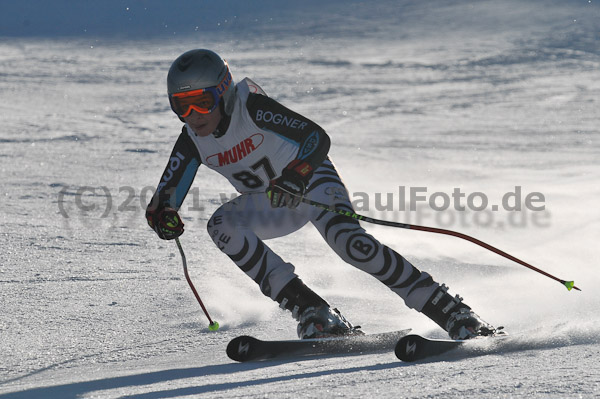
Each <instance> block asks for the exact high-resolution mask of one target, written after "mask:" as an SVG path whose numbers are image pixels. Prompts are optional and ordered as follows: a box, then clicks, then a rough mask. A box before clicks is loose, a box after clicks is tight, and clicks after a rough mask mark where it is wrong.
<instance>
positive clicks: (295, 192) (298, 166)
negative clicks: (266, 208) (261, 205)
mask: <svg viewBox="0 0 600 399" xmlns="http://www.w3.org/2000/svg"><path fill="white" fill-rule="evenodd" d="M312 172H313V170H312V168H311V167H310V165H309V164H307V163H306V162H303V161H300V160H299V159H295V160H293V161H292V162H290V163H289V164H288V166H286V167H285V169H283V171H282V172H281V176H279V177H278V178H277V179H273V180H271V181H270V182H269V187H268V188H267V196H268V197H269V200H270V201H271V206H272V207H273V208H280V207H283V206H287V207H288V208H290V209H294V208H296V207H297V206H298V205H300V202H302V198H303V197H304V192H305V191H306V186H307V185H308V181H309V180H310V178H311V176H312Z"/></svg>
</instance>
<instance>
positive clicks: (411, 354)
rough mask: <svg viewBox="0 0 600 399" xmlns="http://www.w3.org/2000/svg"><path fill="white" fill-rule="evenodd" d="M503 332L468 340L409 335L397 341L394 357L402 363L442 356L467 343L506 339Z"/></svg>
mask: <svg viewBox="0 0 600 399" xmlns="http://www.w3.org/2000/svg"><path fill="white" fill-rule="evenodd" d="M506 336H508V334H506V333H505V332H498V333H496V334H495V335H490V336H487V337H479V338H472V339H468V340H453V339H433V338H426V337H423V336H420V335H415V334H410V335H406V336H404V337H402V338H400V339H399V340H398V343H397V344H396V348H395V350H394V352H395V353H396V357H398V359H400V360H402V361H403V362H414V361H417V360H423V359H427V358H430V357H434V356H438V355H442V354H444V353H446V352H449V351H451V350H453V349H457V348H459V347H461V346H462V345H464V344H465V343H467V342H471V343H473V342H477V341H480V340H484V339H491V338H497V337H506Z"/></svg>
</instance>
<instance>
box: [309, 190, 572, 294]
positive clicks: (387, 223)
mask: <svg viewBox="0 0 600 399" xmlns="http://www.w3.org/2000/svg"><path fill="white" fill-rule="evenodd" d="M301 200H302V202H304V203H305V204H308V205H312V206H316V207H317V208H321V209H323V210H325V211H327V212H333V213H337V214H338V215H342V216H347V217H350V218H352V219H355V220H359V221H363V222H367V223H373V224H379V225H382V226H390V227H399V228H401V229H410V230H419V231H428V232H430V233H438V234H445V235H449V236H454V237H458V238H462V239H463V240H467V241H470V242H472V243H474V244H477V245H479V246H481V247H483V248H485V249H487V250H489V251H492V252H494V253H497V254H498V255H501V256H503V257H505V258H507V259H510V260H512V261H513V262H516V263H518V264H520V265H522V266H525V267H527V268H529V269H531V270H533V271H536V272H538V273H540V274H542V275H544V276H546V277H549V278H551V279H552V280H555V281H558V282H560V283H561V284H562V285H564V286H565V287H567V289H568V290H569V291H571V290H572V289H576V290H577V291H581V290H580V289H579V288H577V287H576V286H575V283H574V282H573V281H565V280H561V279H560V278H558V277H555V276H553V275H551V274H550V273H547V272H545V271H543V270H540V269H538V268H537V267H535V266H532V265H530V264H529V263H527V262H524V261H522V260H521V259H518V258H516V257H514V256H512V255H510V254H508V253H506V252H504V251H502V250H500V249H498V248H496V247H493V246H491V245H489V244H486V243H485V242H483V241H480V240H478V239H477V238H474V237H471V236H468V235H466V234H463V233H458V232H456V231H452V230H445V229H438V228H436V227H425V226H418V225H414V224H407V223H398V222H390V221H387V220H379V219H373V218H370V217H368V216H363V215H359V214H357V213H354V212H349V211H344V210H341V209H334V208H330V207H329V206H327V205H326V204H323V203H320V202H316V201H312V200H310V199H308V198H304V197H302V198H301Z"/></svg>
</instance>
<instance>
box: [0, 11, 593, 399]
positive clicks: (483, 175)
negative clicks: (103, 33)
mask: <svg viewBox="0 0 600 399" xmlns="http://www.w3.org/2000/svg"><path fill="white" fill-rule="evenodd" d="M149 4H150V3H149ZM336 4H337V5H336ZM398 4H400V5H401V6H398ZM436 4H437V7H432V6H426V5H419V4H417V3H414V2H408V1H403V2H391V1H382V2H378V4H377V6H372V5H371V4H368V3H356V4H355V5H354V6H355V7H350V8H348V7H347V8H340V9H339V13H337V12H336V7H338V8H339V2H332V4H328V5H323V7H324V8H323V9H322V10H321V11H320V12H317V11H316V9H315V10H311V11H309V10H301V11H299V10H298V9H296V8H295V7H294V6H288V7H289V9H284V11H286V12H282V13H276V12H275V11H273V10H272V9H270V8H269V7H267V8H265V10H262V11H264V13H262V14H260V13H259V14H260V15H261V16H260V18H258V17H257V19H256V21H257V22H256V23H250V22H249V21H251V19H250V16H247V17H243V16H240V17H239V18H238V19H236V20H235V21H237V22H235V21H234V22H235V23H229V25H228V24H225V23H224V26H225V27H224V28H222V31H219V29H216V28H215V29H213V30H207V31H206V32H204V31H203V30H202V29H200V31H199V32H196V33H194V34H192V35H188V36H184V35H180V36H177V38H176V40H174V39H170V38H165V37H164V36H162V37H151V38H146V39H141V38H138V39H136V40H118V39H115V38H110V37H97V38H93V39H90V38H85V37H65V38H53V37H46V38H43V39H40V38H18V37H7V38H3V39H2V41H1V42H0V97H1V98H2V101H1V102H0V115H1V116H0V118H1V121H2V124H1V125H2V129H1V130H0V165H1V166H0V169H1V176H2V179H1V180H0V185H1V188H2V195H3V199H4V201H2V203H3V205H4V209H3V212H1V213H0V222H1V223H0V226H2V227H1V228H0V243H1V246H2V253H3V256H2V261H1V263H0V304H1V306H2V316H0V353H2V358H1V361H0V399H4V398H11V399H14V398H61V399H63V398H66V399H68V398H134V397H135V398H148V399H150V398H180V397H208V396H210V397H211V398H221V397H223V398H236V397H239V398H246V397H272V398H282V397H294V398H295V397H316V396H319V397H321V396H323V395H327V396H341V397H410V398H421V397H423V398H427V397H450V398H452V397H456V398H461V397H479V398H486V397H490V398H491V397H528V398H530V397H543V398H547V397H556V398H563V397H589V398H591V397H598V396H600V367H599V366H598V360H597V359H598V356H599V355H600V343H599V340H598V336H599V334H600V317H599V316H598V313H597V309H598V308H599V306H600V299H598V296H597V294H596V291H597V290H596V287H597V286H598V283H599V282H600V278H599V277H598V273H597V271H596V269H595V263H596V262H597V261H598V260H599V259H600V253H599V252H598V246H597V238H598V236H599V234H598V233H599V232H600V214H599V212H598V207H597V198H598V196H599V195H600V189H599V188H598V185H597V182H598V172H599V171H600V167H599V166H600V162H599V159H600V157H599V156H598V155H600V141H599V137H600V136H599V132H598V119H599V117H600V103H599V102H600V100H599V99H600V49H599V48H598V37H599V35H600V30H599V28H598V24H597V23H596V22H597V20H598V16H599V15H600V12H599V7H598V5H597V4H595V3H594V4H592V3H591V2H589V3H588V2H578V3H577V4H574V5H572V6H571V7H566V6H563V5H562V4H561V3H560V2H552V3H550V4H548V3H543V4H542V2H532V3H528V4H527V5H525V4H522V3H520V2H514V1H507V2H491V1H484V2H478V3H477V4H470V3H469V2H462V1H452V2H444V3H443V4H442V3H441V2H440V3H439V4H438V3H436ZM150 8H151V7H150ZM540 10H542V11H541V12H538V11H540ZM367 11H369V12H370V13H371V15H372V18H371V19H369V20H367V19H365V18H364V17H363V15H364V13H365V12H367ZM211 12H214V10H213V11H211ZM269 13H270V14H269ZM248 15H250V14H248ZM252 15H254V14H252ZM269 16H271V17H269ZM222 17H223V19H225V17H224V16H223V15H222ZM165 18H168V16H165ZM245 18H246V19H245ZM269 18H270V19H269ZM230 25H231V26H230ZM192 30H193V29H192ZM240 32H246V33H244V34H241V33H240ZM248 32H249V33H252V34H251V35H250V34H247V33H248ZM306 32H310V33H309V34H308V35H307V34H306ZM193 47H210V48H212V49H214V50H216V51H217V52H219V53H220V54H222V55H223V56H224V57H225V58H227V59H228V60H229V62H230V64H231V67H232V73H233V75H234V79H237V80H238V81H239V80H241V79H242V78H243V77H244V76H249V77H251V78H252V79H254V80H255V81H257V82H258V83H259V84H261V85H262V86H263V88H264V89H265V90H266V92H267V93H269V94H270V95H271V96H273V97H275V98H276V99H278V100H280V101H281V102H283V103H284V104H285V105H288V106H290V107H291V108H292V109H295V110H296V111H298V112H300V113H303V114H305V115H306V116H308V117H310V118H311V119H313V120H315V121H316V122H318V123H320V124H321V125H322V126H323V127H325V129H326V130H327V131H328V133H329V134H330V136H331V138H332V141H333V147H332V151H331V156H332V158H333V160H334V161H335V162H336V164H337V166H338V168H339V169H340V172H341V174H342V176H343V177H344V180H345V182H346V183H347V186H348V188H349V190H350V192H351V193H363V194H364V195H368V198H369V200H370V203H369V204H368V205H369V206H368V207H367V209H361V213H366V214H368V215H370V216H373V217H377V218H383V219H389V220H396V221H406V222H409V223H415V224H424V225H433V226H438V227H442V228H449V229H453V230H458V231H461V232H463V233H466V234H469V235H472V236H475V237H477V238H479V239H482V240H483V241H486V242H489V243H490V244H492V245H495V246H497V247H499V248H501V249H503V250H505V251H507V252H509V253H511V254H513V255H515V256H517V257H519V258H521V259H523V260H525V261H527V262H530V263H532V264H533V265H535V266H538V267H540V268H541V269H544V270H547V271H548V272H550V273H552V274H555V275H557V276H559V277H561V278H565V279H574V280H575V283H576V284H577V285H578V286H579V287H580V288H582V290H583V291H582V292H567V290H565V289H564V287H560V286H559V284H557V283H556V282H554V281H551V280H549V279H546V278H545V277H543V276H541V275H538V274H536V273H534V272H532V271H530V270H527V269H525V268H522V267H520V266H518V265H515V264H513V263H511V262H509V261H507V260H504V259H503V258H500V257H498V256H497V255H495V254H491V253H489V252H487V251H485V250H483V249H482V248H480V247H477V246H474V245H473V244H471V243H466V242H461V241H460V240H458V239H456V238H452V237H442V236H436V235H431V234H425V233H420V232H414V231H405V230H404V231H400V230H396V229H390V228H384V227H379V226H365V227H366V228H367V229H368V230H369V231H370V232H372V233H373V235H374V236H376V237H378V238H379V239H380V240H381V241H382V242H384V243H386V244H388V245H390V246H392V247H394V248H395V249H397V250H398V251H399V252H400V253H401V254H403V255H404V256H406V257H407V258H408V259H409V260H410V261H411V262H413V263H414V264H415V265H416V266H417V267H419V268H421V269H423V270H426V271H428V272H430V273H431V274H432V275H433V276H434V277H435V278H436V280H438V281H440V282H445V283H446V284H447V285H449V286H450V288H451V292H453V293H459V294H460V295H461V296H463V297H465V301H466V302H467V303H468V304H470V305H471V306H473V307H474V308H475V310H476V311H477V312H478V313H479V314H480V315H482V316H483V317H484V319H486V320H488V321H490V322H491V323H492V324H495V325H504V326H505V328H506V330H507V331H508V332H509V333H510V334H511V336H510V337H509V338H508V339H506V340H502V341H489V342H488V341H482V342H476V343H472V344H471V343H469V344H468V345H466V346H465V348H464V349H462V350H459V351H454V352H451V353H448V354H447V355H445V356H443V357H441V358H437V359H432V360H431V361H427V362H422V363H416V364H403V363H402V362H400V361H398V360H397V359H396V358H395V356H394V355H393V354H392V353H383V354H375V355H365V356H340V357H333V358H327V359H314V358H312V359H302V360H300V359H294V360H288V361H269V362H259V363H249V364H237V363H233V362H231V361H230V360H229V359H228V358H227V357H226V355H225V347H226V345H227V342H228V341H229V340H230V339H231V338H233V337H235V336H237V335H241V334H245V335H255V336H257V337H259V338H262V339H267V338H273V339H291V338H294V337H295V323H294V322H293V320H292V318H291V317H290V316H289V315H288V314H285V313H283V312H281V311H280V310H279V309H278V308H277V307H276V306H275V304H274V303H273V302H272V301H270V300H269V299H267V298H264V297H263V296H262V295H261V294H260V292H259V290H258V289H257V287H256V286H255V284H254V283H253V282H252V281H251V280H250V279H248V278H247V277H246V276H245V275H244V274H243V273H242V272H240V271H239V270H236V269H235V267H234V265H233V264H232V263H231V262H230V261H229V259H228V258H227V257H225V256H224V255H223V254H221V253H220V252H219V251H218V249H217V248H216V247H214V246H213V244H212V242H211V241H210V240H209V239H208V236H207V233H206V232H205V224H206V221H207V219H208V218H209V217H210V215H211V213H212V212H213V211H214V210H215V209H216V208H217V207H218V206H219V205H220V203H221V201H222V199H223V198H229V197H230V196H231V195H232V194H233V191H232V188H231V187H230V186H229V185H228V183H227V182H226V181H225V180H224V179H223V178H221V177H219V176H216V175H215V174H213V173H210V172H208V171H207V170H205V169H201V170H200V171H199V174H198V177H197V179H196V183H195V184H194V186H193V189H192V191H191V192H190V194H189V196H188V199H187V200H186V203H185V204H184V207H183V208H182V215H183V217H184V219H185V221H186V234H185V235H184V236H183V237H182V244H183V247H184V249H185V251H186V255H187V257H188V263H189V267H190V273H191V277H192V279H193V280H194V283H195V284H196V287H197V289H198V291H199V292H200V295H201V297H202V298H203V300H204V302H205V304H206V306H207V308H208V309H209V312H210V313H211V315H212V316H213V317H214V318H215V319H216V320H218V321H219V323H220V324H221V326H222V327H221V329H220V330H219V332H217V333H211V332H209V331H208V330H207V324H208V322H207V321H206V320H205V319H204V316H203V315H202V313H201V311H200V309H199V307H198V304H197V303H196V302H195V299H194V297H193V295H192V293H191V291H190V290H189V287H188V286H187V284H186V282H185V279H184V277H183V273H182V270H181V259H180V258H179V254H178V251H177V248H176V246H175V245H174V243H171V242H163V241H160V240H158V239H157V238H156V237H155V235H154V234H153V233H152V232H151V231H150V230H149V229H148V228H147V226H146V224H145V220H144V217H143V209H144V204H145V203H146V201H147V200H148V199H149V198H150V196H151V194H152V192H153V190H154V188H155V186H156V184H157V182H158V179H159V177H160V173H161V172H162V170H163V168H164V165H165V163H166V161H167V157H168V153H169V151H170V150H171V146H172V144H173V143H174V141H175V139H176V137H177V135H178V132H179V131H180V123H179V121H178V120H177V118H176V117H174V115H173V114H172V113H171V111H170V109H169V105H168V101H167V99H166V95H165V92H166V89H165V77H166V73H167V70H168V67H169V65H170V63H171V61H172V60H173V59H174V58H175V57H176V56H177V55H179V54H180V53H182V52H183V51H185V50H187V49H190V48H193ZM400 186H403V187H406V188H407V189H408V188H410V187H426V188H427V192H428V194H431V193H433V192H444V193H447V194H448V195H451V194H452V190H453V188H455V187H460V188H461V189H462V191H463V192H464V193H467V195H468V194H469V193H473V192H483V193H485V194H486V195H487V196H488V197H489V199H490V205H491V204H494V203H496V204H499V203H501V201H500V199H501V198H502V195H504V194H505V193H506V192H509V191H513V190H514V189H515V186H519V187H520V188H521V189H522V192H523V195H524V196H525V195H526V194H528V193H531V192H540V193H543V194H544V197H545V205H546V210H545V211H544V212H533V211H529V212H516V213H515V212H513V213H510V212H506V211H502V210H500V211H499V212H487V213H485V214H482V213H476V212H472V211H466V212H462V213H461V212H452V210H451V209H450V210H449V211H448V212H434V211H432V210H431V209H430V208H427V207H424V208H420V210H419V211H418V212H401V211H400V209H399V206H398V202H399V197H398V196H399V194H398V193H399V187H400ZM376 193H379V194H380V195H381V197H380V198H379V201H380V202H379V203H377V202H376V200H375V198H376V196H375V195H376ZM386 194H391V195H392V197H393V201H392V203H391V205H392V206H393V209H392V210H389V209H383V208H385V206H383V204H382V203H381V198H383V201H385V198H387V197H386ZM355 198H361V197H355ZM465 201H466V200H465ZM377 204H379V205H377ZM362 205H364V204H362ZM389 205H390V203H388V206H389ZM424 205H426V204H424ZM378 206H379V208H380V209H378ZM269 244H270V245H272V246H273V247H274V249H275V250H276V251H277V252H278V253H280V254H281V255H282V256H283V257H284V258H286V260H288V261H290V262H292V263H294V264H295V265H296V266H297V271H298V273H299V274H300V276H301V277H302V278H303V279H304V280H305V281H306V282H307V283H308V284H309V285H310V286H312V287H313V288H314V289H315V291H317V292H319V293H320V294H321V295H322V296H324V297H325V298H326V299H327V300H328V301H329V302H330V303H332V304H333V305H335V306H336V307H338V308H340V310H342V312H343V313H344V315H345V316H346V317H347V318H348V319H349V320H351V321H352V322H353V323H355V324H360V325H362V326H363V329H364V330H365V331H368V332H379V331H387V330H395V329H402V328H408V327H410V328H413V331H414V332H416V333H421V334H427V335H429V336H433V337H443V336H444V334H443V332H442V331H441V330H440V329H439V328H437V327H436V326H435V325H434V324H433V323H432V322H430V321H428V320H425V318H424V317H422V316H421V315H419V314H418V313H417V312H414V311H412V310H409V309H407V308H406V307H405V306H404V305H403V303H402V301H401V300H399V299H398V298H397V297H396V296H395V295H394V294H392V293H391V292H389V291H388V290H387V289H386V288H385V287H383V286H382V285H381V284H380V283H379V282H378V281H376V280H374V279H371V278H370V277H369V276H367V275H365V274H364V273H362V272H360V271H358V270H355V269H352V268H351V267H349V266H346V265H345V264H343V262H342V261H341V260H339V259H338V258H336V256H335V255H334V254H332V252H331V251H330V250H329V249H328V248H327V247H326V245H325V243H324V242H322V240H321V239H320V237H318V234H317V233H316V231H315V230H314V228H311V227H307V228H305V229H303V230H301V231H300V232H298V233H296V234H294V235H293V236H290V237H285V238H281V239H278V240H274V241H272V242H270V243H269ZM323 264H327V265H328V267H327V268H324V267H323Z"/></svg>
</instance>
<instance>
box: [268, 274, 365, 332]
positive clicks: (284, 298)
mask: <svg viewBox="0 0 600 399" xmlns="http://www.w3.org/2000/svg"><path fill="white" fill-rule="evenodd" d="M275 300H276V301H277V302H279V304H280V307H281V308H282V309H287V310H289V311H291V312H292V316H293V317H294V318H295V319H296V320H297V321H298V329H297V333H298V337H299V338H300V339H309V338H329V337H337V336H344V335H356V334H358V335H362V334H364V333H363V332H362V331H360V330H359V328H360V327H359V326H356V327H354V326H353V325H352V324H350V322H348V320H346V319H345V318H344V316H342V315H341V313H340V312H339V310H337V309H331V307H330V306H329V304H328V303H327V302H326V301H325V300H324V299H323V298H321V297H320V296H319V295H317V294H316V293H315V292H313V291H312V290H311V289H310V288H308V287H307V286H306V285H304V283H303V282H302V280H300V279H299V278H298V277H296V278H295V279H293V280H292V281H290V282H289V283H288V284H287V285H286V286H285V287H284V288H283V289H282V290H281V292H280V293H279V295H277V298H276V299H275Z"/></svg>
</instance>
